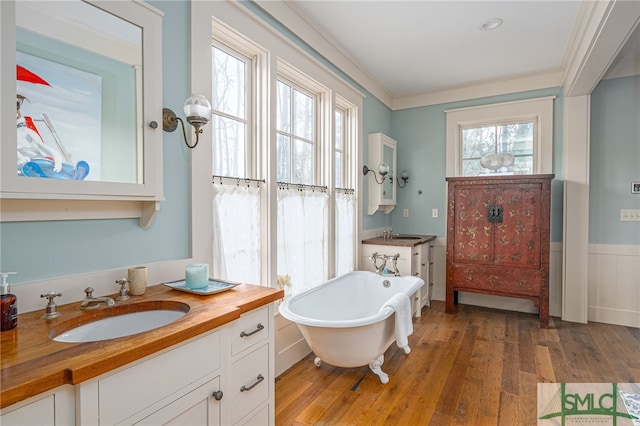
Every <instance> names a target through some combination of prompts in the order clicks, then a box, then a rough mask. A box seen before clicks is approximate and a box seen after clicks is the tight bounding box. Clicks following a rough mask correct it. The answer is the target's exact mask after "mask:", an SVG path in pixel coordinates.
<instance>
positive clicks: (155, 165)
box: [0, 0, 163, 228]
mask: <svg viewBox="0 0 640 426" xmlns="http://www.w3.org/2000/svg"><path fill="white" fill-rule="evenodd" d="M0 29H1V31H2V40H1V41H0V49H1V54H2V61H0V73H1V75H2V79H1V82H0V123H1V124H2V126H1V127H0V128H1V130H0V136H1V137H2V141H3V143H2V147H1V148H0V152H1V164H2V167H1V171H0V198H1V201H2V202H1V206H2V212H1V215H0V216H1V218H2V221H3V222H13V221H32V220H73V219H107V218H132V217H133V218H139V219H140V226H142V227H144V228H146V227H148V226H149V225H150V224H151V222H152V221H153V218H154V217H155V214H156V213H157V211H158V209H159V203H160V201H161V200H162V199H163V182H162V72H161V70H162V12H160V11H159V10H157V9H155V8H153V7H152V6H150V5H148V4H146V3H144V2H142V1H136V0H127V1H101V0H95V1H94V0H84V1H81V0H71V1H66V2H63V3H60V2H50V1H29V2H25V1H2V2H0ZM13 76H15V78H13ZM14 96H16V100H17V102H16V103H13V98H14ZM16 117H17V133H16V131H14V130H13V123H15V122H16ZM14 141H15V142H14ZM16 160H17V162H16Z"/></svg>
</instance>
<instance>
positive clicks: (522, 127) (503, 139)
mask: <svg viewBox="0 0 640 426" xmlns="http://www.w3.org/2000/svg"><path fill="white" fill-rule="evenodd" d="M498 135H499V137H498V150H497V152H499V153H500V152H509V153H511V154H514V155H517V154H528V155H532V154H533V123H516V124H507V125H504V126H498Z"/></svg>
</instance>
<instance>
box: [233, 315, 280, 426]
mask: <svg viewBox="0 0 640 426" xmlns="http://www.w3.org/2000/svg"><path fill="white" fill-rule="evenodd" d="M270 306H271V305H270ZM272 328H273V310H272V309H270V308H269V307H264V308H260V309H256V310H254V311H251V312H249V313H247V314H244V315H242V316H241V317H240V319H238V320H236V321H235V323H234V325H233V331H232V336H231V378H230V388H229V390H228V395H229V398H230V400H231V404H230V405H231V424H234V425H244V424H246V425H264V426H267V425H273V423H274V422H273V418H274V413H275V411H274V405H275V404H274V394H275V388H274V384H273V381H274V379H275V378H274V374H275V372H274V355H273V348H274V340H273V332H271V331H270V330H272Z"/></svg>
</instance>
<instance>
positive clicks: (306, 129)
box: [293, 89, 314, 140]
mask: <svg viewBox="0 0 640 426" xmlns="http://www.w3.org/2000/svg"><path fill="white" fill-rule="evenodd" d="M293 96H294V98H293V105H294V113H295V116H294V124H293V134H294V135H295V136H300V137H301V138H305V139H310V140H312V139H313V133H314V129H313V116H314V107H313V98H312V97H311V96H308V95H306V94H304V93H302V92H300V91H298V90H295V89H294V90H293Z"/></svg>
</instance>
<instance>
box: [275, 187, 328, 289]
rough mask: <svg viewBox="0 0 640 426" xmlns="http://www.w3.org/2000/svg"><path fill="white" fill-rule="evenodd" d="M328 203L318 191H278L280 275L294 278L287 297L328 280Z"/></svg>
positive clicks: (325, 196) (284, 189)
mask: <svg viewBox="0 0 640 426" xmlns="http://www.w3.org/2000/svg"><path fill="white" fill-rule="evenodd" d="M292 186H293V185H292ZM328 200H329V196H328V195H327V193H326V192H324V191H321V190H318V189H316V190H315V191H312V190H308V189H305V190H299V189H298V188H297V187H295V186H293V187H292V188H286V187H284V188H282V187H281V188H279V189H278V275H279V276H286V275H288V276H289V277H290V278H291V280H290V284H291V285H290V286H285V287H284V290H285V295H287V296H288V295H291V294H297V293H300V292H302V291H304V290H306V289H308V288H311V287H313V286H315V285H317V284H320V283H322V282H324V281H326V280H327V239H326V229H327V211H328V207H327V206H328Z"/></svg>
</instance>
